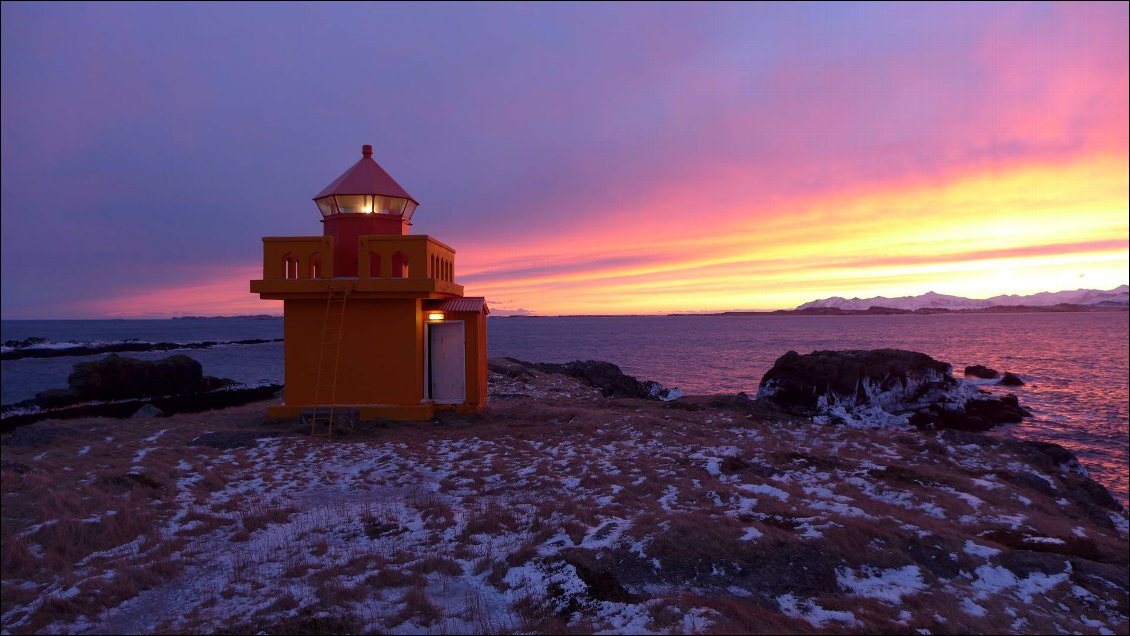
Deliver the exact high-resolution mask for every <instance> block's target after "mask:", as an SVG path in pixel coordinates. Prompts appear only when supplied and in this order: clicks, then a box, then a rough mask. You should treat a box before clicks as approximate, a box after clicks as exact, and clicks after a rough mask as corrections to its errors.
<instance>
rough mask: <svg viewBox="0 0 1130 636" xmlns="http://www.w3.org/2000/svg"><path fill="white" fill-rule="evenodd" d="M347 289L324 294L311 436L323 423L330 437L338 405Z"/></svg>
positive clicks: (327, 435) (316, 433) (315, 433)
mask: <svg viewBox="0 0 1130 636" xmlns="http://www.w3.org/2000/svg"><path fill="white" fill-rule="evenodd" d="M348 297H349V292H348V291H347V290H342V291H333V290H331V291H330V292H329V294H328V295H327V296H326V314H325V318H324V320H323V322H322V350H321V354H320V355H319V356H318V375H317V376H316V377H315V379H314V414H313V415H312V416H311V417H310V435H311V436H314V435H318V425H319V424H325V426H326V438H327V439H329V438H332V437H333V427H334V411H335V410H336V408H337V405H336V404H335V400H336V398H337V370H338V367H339V366H340V358H341V341H342V337H341V335H342V327H343V326H344V325H345V300H346V299H347V298H348Z"/></svg>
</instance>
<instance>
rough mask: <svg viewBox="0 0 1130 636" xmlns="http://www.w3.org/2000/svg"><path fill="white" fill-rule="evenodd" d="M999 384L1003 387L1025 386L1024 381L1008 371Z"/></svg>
mask: <svg viewBox="0 0 1130 636" xmlns="http://www.w3.org/2000/svg"><path fill="white" fill-rule="evenodd" d="M997 384H1000V385H1001V386H1024V380H1021V379H1020V378H1018V377H1016V376H1015V375H1013V374H1011V373H1009V372H1008V371H1005V372H1004V377H1003V378H1001V381H1000V382H998V383H997Z"/></svg>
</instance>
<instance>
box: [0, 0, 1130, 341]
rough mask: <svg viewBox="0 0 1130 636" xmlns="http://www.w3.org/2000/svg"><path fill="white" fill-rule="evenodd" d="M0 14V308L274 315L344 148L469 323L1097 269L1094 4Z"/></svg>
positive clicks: (1112, 183) (1124, 92)
mask: <svg viewBox="0 0 1130 636" xmlns="http://www.w3.org/2000/svg"><path fill="white" fill-rule="evenodd" d="M2 12H3V15H2V30H3V34H2V35H3V39H2V47H3V50H2V59H0V63H2V101H3V122H2V145H3V165H2V167H3V183H2V208H0V209H2V267H0V275H2V285H0V300H2V303H0V308H2V315H3V317H4V318H5V319H17V318H99V317H160V316H175V315H234V314H248V313H281V309H282V308H281V303H279V302H269V301H260V300H259V299H258V296H256V295H252V294H250V293H249V292H248V281H249V280H250V279H253V278H260V277H261V258H262V256H261V250H262V246H261V242H260V238H261V237H262V236H299V235H316V234H320V233H321V224H320V223H319V222H318V221H319V219H320V215H319V214H318V211H317V209H316V207H315V206H314V204H313V202H312V201H311V200H310V199H311V197H312V196H313V195H314V194H316V193H317V192H318V191H319V190H321V189H322V188H323V187H324V186H326V185H327V184H328V183H329V182H330V181H332V180H333V179H334V178H335V177H337V176H338V175H339V174H340V173H341V172H342V171H344V170H345V169H346V168H348V167H349V166H350V165H352V164H353V163H354V162H355V161H356V160H357V159H358V158H359V157H360V154H359V151H360V146H361V144H365V143H371V144H373V146H374V159H376V160H377V162H378V163H380V164H381V165H382V166H383V167H384V168H385V169H386V170H387V171H388V172H389V173H390V174H391V175H392V176H393V177H394V178H395V179H396V180H397V181H398V182H399V183H400V184H401V185H402V186H404V188H406V189H407V190H408V191H409V192H410V193H412V195H413V196H414V197H415V198H416V199H417V200H419V201H420V203H421V207H420V209H419V210H418V211H417V213H416V215H415V217H414V223H415V225H414V227H413V233H415V234H430V235H432V236H435V237H436V238H438V239H440V240H441V241H443V242H445V243H447V244H449V245H451V246H452V247H454V248H455V249H456V251H457V256H456V270H455V272H456V279H457V282H459V283H461V284H463V285H464V286H465V287H466V293H467V294H468V295H476V296H478V295H481V296H486V297H487V299H488V301H489V302H490V304H491V308H492V311H494V312H495V313H503V314H505V313H510V312H519V311H528V312H532V313H537V314H572V313H615V314H621V313H656V312H685V311H718V310H731V309H777V308H792V307H795V306H796V305H799V304H801V303H804V302H807V301H809V300H814V299H817V298H825V297H829V296H845V297H853V296H861V297H868V296H875V295H886V296H901V295H914V294H921V293H924V292H927V291H935V292H939V293H948V294H956V295H962V296H968V297H973V298H985V297H989V296H993V295H997V294H1004V293H1016V294H1028V293H1035V292H1039V291H1058V290H1064V289H1076V288H1081V287H1082V288H1093V289H1110V288H1113V287H1116V286H1118V285H1121V284H1125V283H1127V281H1128V278H1130V275H1128V271H1130V229H1128V216H1130V210H1128V207H1130V206H1128V202H1130V179H1128V174H1130V141H1128V139H1130V125H1128V119H1130V115H1128V113H1130V103H1128V101H1130V98H1128V96H1130V80H1128V78H1130V70H1128V62H1127V60H1128V59H1130V26H1128V25H1130V16H1128V5H1127V4H1126V3H1122V2H1119V3H1101V4H1087V3H1071V4H1062V5H1058V4H1043V3H1040V4H1023V3H1019V4H1015V3H1008V4H996V5H994V4H966V3H957V4H954V5H950V4H925V5H921V4H917V3H915V4H902V5H900V4H885V3H884V4H861V5H856V4H838V3H837V4H799V5H798V4H760V3H758V4H732V3H724V4H712V5H706V4H700V3H695V4H675V3H662V4H637V3H633V4H612V5H608V4H603V3H601V4H579V5H568V4H551V5H543V4H530V5H522V4H511V3H504V4H491V5H464V4H459V5H443V4H431V3H429V4H421V5H386V4H379V5H369V4H330V5H322V4H290V3H288V4H278V5H272V4H266V3H254V4H220V3H214V4H213V3H208V4H199V5H194V4H176V5H161V4H158V5H140V6H138V5H133V4H121V5H115V4H96V5H89V4H77V5H67V4H55V3H50V4H34V3H14V4H13V3H4V4H3V5H2Z"/></svg>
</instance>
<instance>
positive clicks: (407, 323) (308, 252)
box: [251, 145, 488, 430]
mask: <svg viewBox="0 0 1130 636" xmlns="http://www.w3.org/2000/svg"><path fill="white" fill-rule="evenodd" d="M372 154H373V150H372V146H369V145H365V146H362V150H361V155H362V156H361V160H360V161H358V162H357V163H355V164H353V166H352V167H351V168H349V169H348V170H346V171H345V173H344V174H342V175H341V176H340V177H338V178H337V179H335V180H334V181H333V182H332V183H330V184H329V185H328V186H326V188H325V189H324V190H322V191H321V192H319V193H318V195H317V196H315V197H314V202H315V203H316V204H317V206H318V210H319V211H320V212H321V214H322V230H323V231H322V236H289V237H264V238H263V278H262V279H261V280H253V281H251V292H252V293H255V294H259V296H260V298H263V299H268V300H281V301H283V348H284V351H285V370H284V373H285V383H286V390H285V398H284V403H283V404H281V405H278V406H272V407H269V408H268V414H269V415H271V416H275V417H294V416H297V415H300V414H302V413H303V412H307V411H312V412H313V422H314V427H315V428H317V427H318V425H319V423H320V422H321V423H324V424H328V425H329V427H330V428H329V430H332V424H333V418H334V413H335V411H338V412H340V411H342V410H350V411H356V412H358V414H359V416H360V419H362V420H371V419H411V420H426V419H430V418H431V417H432V416H433V415H434V414H435V411H436V410H437V409H455V410H459V411H479V410H481V409H482V408H483V407H484V406H485V405H486V400H487V321H486V317H487V313H488V309H487V306H486V302H485V300H484V299H483V298H481V297H477V298H476V297H465V296H463V286H462V285H457V284H456V283H455V250H453V249H451V248H450V247H448V246H447V245H445V244H443V243H441V242H439V241H438V240H436V239H434V238H432V237H430V236H423V235H421V236H413V235H411V234H410V233H409V231H410V229H411V226H412V215H413V213H415V211H416V207H417V205H418V203H417V201H416V199H415V198H413V197H412V195H410V194H408V192H407V191H405V190H404V188H402V187H400V184H398V183H397V182H396V181H394V180H393V178H392V177H390V176H389V175H388V173H387V172H385V171H384V170H383V169H382V168H381V167H380V166H379V165H377V162H376V161H374V160H373V157H372Z"/></svg>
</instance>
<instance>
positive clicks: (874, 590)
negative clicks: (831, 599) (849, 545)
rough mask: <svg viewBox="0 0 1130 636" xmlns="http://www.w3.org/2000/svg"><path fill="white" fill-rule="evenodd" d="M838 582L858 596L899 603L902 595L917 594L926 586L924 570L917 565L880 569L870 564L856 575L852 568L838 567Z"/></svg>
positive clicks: (841, 586)
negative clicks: (923, 576) (923, 575)
mask: <svg viewBox="0 0 1130 636" xmlns="http://www.w3.org/2000/svg"><path fill="white" fill-rule="evenodd" d="M836 584H837V585H839V586H840V589H842V590H844V591H846V592H848V593H850V594H855V595H856V596H863V597H866V598H874V599H879V600H881V601H886V602H887V603H899V602H900V601H901V600H902V597H904V596H908V595H911V594H916V593H918V592H920V591H922V590H923V589H925V588H926V583H925V582H923V580H922V572H921V571H920V570H919V569H918V566H917V565H907V566H905V567H901V568H893V569H889V570H880V569H878V568H873V567H870V566H866V565H865V566H863V567H862V568H860V571H859V574H858V575H856V573H855V570H854V569H852V568H837V569H836Z"/></svg>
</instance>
